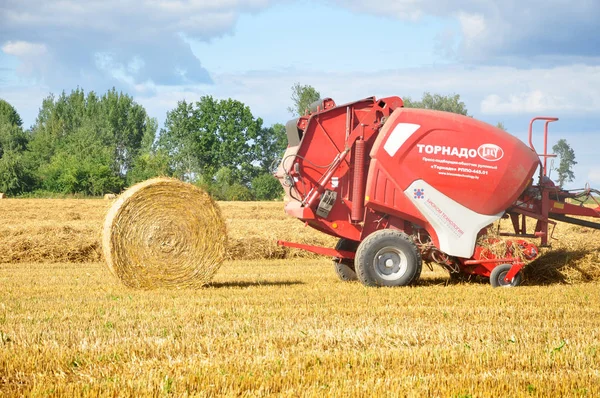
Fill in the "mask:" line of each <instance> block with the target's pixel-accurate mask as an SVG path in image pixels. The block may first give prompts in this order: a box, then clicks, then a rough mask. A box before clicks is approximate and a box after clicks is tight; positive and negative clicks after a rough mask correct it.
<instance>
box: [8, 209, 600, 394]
mask: <svg viewBox="0 0 600 398" xmlns="http://www.w3.org/2000/svg"><path fill="white" fill-rule="evenodd" d="M108 206H109V203H107V202H104V201H100V200H2V201H0V219H2V220H3V221H4V223H3V225H2V227H1V229H0V234H1V235H0V236H1V239H0V245H2V246H1V250H2V253H0V255H2V256H3V257H2V259H1V262H2V263H1V264H0V286H1V287H2V288H1V289H0V395H6V396H12V395H37V396H47V395H51V396H52V395H58V396H61V395H69V396H73V395H76V396H98V395H103V396H104V395H111V396H139V395H153V396H158V395H168V394H173V395H175V396H181V395H198V396H215V395H229V396H240V395H241V396H246V395H247V396H265V395H269V394H276V395H284V396H323V395H329V396H348V395H354V396H374V395H378V396H397V395H405V396H427V395H429V396H462V397H466V396H473V397H475V396H561V395H563V396H598V394H600V338H599V337H600V336H599V334H600V332H599V331H598V328H597V326H598V323H599V321H600V289H599V287H600V286H599V284H598V282H597V280H598V273H597V268H596V266H595V264H598V263H600V261H599V260H600V259H599V258H598V252H599V249H600V245H599V244H598V237H599V234H598V232H597V231H591V230H588V229H581V227H570V226H565V225H559V226H558V227H557V230H556V232H555V237H557V238H560V240H559V241H556V242H555V252H554V253H558V254H551V253H552V252H550V253H548V254H545V258H546V261H541V262H538V264H537V267H538V269H539V270H541V271H543V272H542V275H543V278H540V277H538V278H534V276H535V275H529V278H528V280H529V286H524V287H520V288H516V289H491V288H490V287H489V285H486V284H477V283H467V284H466V283H458V284H448V283H447V281H448V278H447V275H446V274H445V273H444V272H443V271H440V270H439V269H437V268H434V271H433V272H431V271H428V270H427V268H426V267H425V270H426V271H425V272H424V274H423V277H422V281H421V282H420V283H419V284H418V286H415V287H410V288H398V289H373V288H365V287H363V286H362V285H360V284H359V283H343V282H340V281H338V280H337V279H336V277H335V276H334V273H333V270H332V269H331V265H330V262H329V261H328V260H326V259H319V258H315V257H300V256H301V254H300V253H297V252H286V251H283V250H282V249H280V248H277V247H276V246H275V245H274V243H272V242H271V240H274V239H275V238H284V239H286V238H287V239H292V238H295V239H296V240H301V241H304V242H311V243H321V244H331V243H332V240H331V239H330V238H327V237H325V236H322V235H320V234H318V233H315V232H313V231H311V230H310V229H308V228H304V227H303V226H302V224H301V223H299V222H297V221H295V220H290V219H288V218H286V217H285V215H284V214H283V212H282V210H281V209H282V205H281V204H280V203H221V207H222V210H223V214H224V217H225V218H226V221H227V225H228V228H229V232H230V236H231V238H232V239H231V241H230V249H229V251H230V257H235V256H238V257H241V258H243V260H230V261H227V262H226V263H225V264H224V265H223V267H222V268H221V269H220V270H219V272H218V273H217V275H216V277H215V279H214V281H213V283H211V284H210V285H209V286H207V287H205V288H201V289H195V290H191V289H183V290H166V289H158V290H150V291H140V290H132V289H129V288H127V287H125V286H123V285H122V284H121V283H120V282H119V281H118V280H116V279H115V278H114V277H113V276H112V275H111V274H110V273H109V272H108V270H107V269H106V267H105V265H104V264H103V263H102V262H101V257H100V252H101V250H100V248H99V244H98V242H99V231H100V228H101V224H102V219H103V217H104V214H105V212H106V210H107V208H108ZM278 257H279V258H281V257H286V258H284V259H277V258H278ZM265 258H266V259H265ZM567 260H570V261H568V264H570V266H569V267H566V266H565V263H566V262H567ZM530 272H531V271H530Z"/></svg>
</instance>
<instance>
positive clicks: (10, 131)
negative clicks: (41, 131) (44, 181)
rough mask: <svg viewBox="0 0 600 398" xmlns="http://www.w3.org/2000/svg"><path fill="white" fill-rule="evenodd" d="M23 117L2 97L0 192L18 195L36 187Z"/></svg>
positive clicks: (0, 113)
mask: <svg viewBox="0 0 600 398" xmlns="http://www.w3.org/2000/svg"><path fill="white" fill-rule="evenodd" d="M22 124H23V123H22V121H21V117H20V116H19V114H18V113H17V111H16V110H15V108H14V107H13V106H12V105H10V104H9V103H8V102H6V101H4V100H1V99H0V192H4V193H7V194H9V195H18V194H21V193H24V192H27V191H30V190H31V189H33V187H34V179H33V175H32V173H31V168H30V167H29V163H28V162H27V159H26V158H25V156H24V154H25V152H26V149H27V143H28V135H27V134H26V133H25V132H24V131H23V129H22V127H21V125H22Z"/></svg>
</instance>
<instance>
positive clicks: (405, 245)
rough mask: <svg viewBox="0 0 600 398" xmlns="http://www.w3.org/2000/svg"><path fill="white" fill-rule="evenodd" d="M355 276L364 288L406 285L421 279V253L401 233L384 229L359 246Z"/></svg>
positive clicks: (406, 236)
mask: <svg viewBox="0 0 600 398" xmlns="http://www.w3.org/2000/svg"><path fill="white" fill-rule="evenodd" d="M355 264H356V274H357V276H358V279H359V280H360V281H361V282H362V283H363V284H364V285H366V286H406V285H410V284H411V283H413V282H415V281H416V280H417V279H419V276H421V269H422V266H423V264H422V261H421V254H420V252H419V250H418V249H417V246H416V245H415V243H414V242H413V241H412V240H411V239H410V237H409V236H408V235H406V234H405V233H404V232H401V231H397V230H393V229H383V230H379V231H375V232H373V233H372V234H371V235H369V236H367V238H366V239H365V240H363V241H362V242H361V243H360V244H359V245H358V250H357V251H356V259H355Z"/></svg>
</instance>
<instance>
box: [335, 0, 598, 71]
mask: <svg viewBox="0 0 600 398" xmlns="http://www.w3.org/2000/svg"><path fill="white" fill-rule="evenodd" d="M332 1H335V3H336V4H339V5H342V6H346V7H348V8H350V9H352V10H356V11H360V12H365V13H369V14H375V15H384V16H388V17H396V18H400V19H415V18H419V17H422V16H435V17H438V18H456V19H457V20H458V22H459V24H460V28H461V30H462V33H463V37H462V45H461V48H460V51H459V53H460V54H461V55H462V57H463V59H465V60H468V61H470V62H478V63H486V64H489V63H498V62H501V61H504V63H506V61H507V60H508V61H510V62H512V63H515V62H520V63H522V64H524V65H535V64H540V65H541V64H544V63H546V62H548V60H550V61H552V62H557V61H559V60H562V62H569V60H570V59H573V58H578V59H579V61H580V62H586V63H594V64H598V63H600V60H599V57H600V24H598V20H599V19H600V2H598V1H580V2H574V1H571V0H528V1H525V2H524V1H521V0H504V1H502V3H501V5H498V4H499V3H498V1H497V0H396V1H391V2H390V1H387V2H386V1H364V0H332Z"/></svg>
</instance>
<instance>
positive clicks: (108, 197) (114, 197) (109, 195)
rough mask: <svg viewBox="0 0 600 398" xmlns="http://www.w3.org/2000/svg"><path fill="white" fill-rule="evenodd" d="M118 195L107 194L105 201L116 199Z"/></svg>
mask: <svg viewBox="0 0 600 398" xmlns="http://www.w3.org/2000/svg"><path fill="white" fill-rule="evenodd" d="M116 198H117V195H115V194H114V193H107V194H105V195H104V200H112V199H116Z"/></svg>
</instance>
